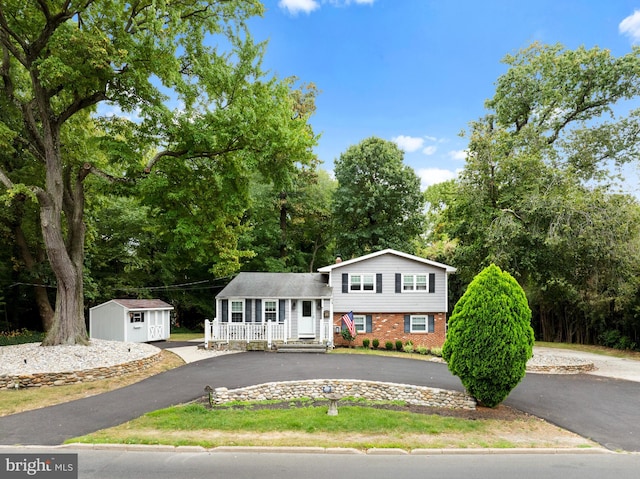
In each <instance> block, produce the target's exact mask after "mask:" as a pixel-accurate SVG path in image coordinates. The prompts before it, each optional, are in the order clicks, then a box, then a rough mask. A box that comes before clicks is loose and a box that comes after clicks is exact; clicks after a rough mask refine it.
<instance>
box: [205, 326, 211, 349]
mask: <svg viewBox="0 0 640 479" xmlns="http://www.w3.org/2000/svg"><path fill="white" fill-rule="evenodd" d="M209 341H211V321H209V320H208V319H205V320H204V347H205V349H206V348H208V347H209Z"/></svg>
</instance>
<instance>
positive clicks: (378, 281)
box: [376, 273, 382, 293]
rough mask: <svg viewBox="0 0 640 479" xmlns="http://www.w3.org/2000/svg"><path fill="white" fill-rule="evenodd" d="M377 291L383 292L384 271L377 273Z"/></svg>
mask: <svg viewBox="0 0 640 479" xmlns="http://www.w3.org/2000/svg"><path fill="white" fill-rule="evenodd" d="M376 293H382V273H378V274H376Z"/></svg>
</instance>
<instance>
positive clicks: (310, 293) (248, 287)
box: [217, 273, 331, 298]
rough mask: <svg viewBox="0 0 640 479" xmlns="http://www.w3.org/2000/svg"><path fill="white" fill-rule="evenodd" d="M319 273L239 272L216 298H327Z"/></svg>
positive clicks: (323, 278)
mask: <svg viewBox="0 0 640 479" xmlns="http://www.w3.org/2000/svg"><path fill="white" fill-rule="evenodd" d="M327 279H328V278H327V275H324V274H321V273H239V274H238V276H236V277H235V278H233V280H231V282H230V283H229V284H228V285H227V286H226V287H225V288H224V289H223V290H222V291H220V293H219V294H218V296H217V297H218V298H329V297H330V296H331V288H329V286H328V285H327Z"/></svg>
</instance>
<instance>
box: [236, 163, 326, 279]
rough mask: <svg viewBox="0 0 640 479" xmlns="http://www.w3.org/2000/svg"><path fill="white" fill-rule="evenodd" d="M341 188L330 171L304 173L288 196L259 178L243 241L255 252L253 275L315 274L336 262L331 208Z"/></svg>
mask: <svg viewBox="0 0 640 479" xmlns="http://www.w3.org/2000/svg"><path fill="white" fill-rule="evenodd" d="M336 186H337V183H336V181H335V180H333V179H332V178H330V176H329V174H328V173H327V172H326V171H324V170H317V171H300V172H299V173H298V174H297V175H295V176H294V178H293V182H292V185H291V187H290V189H289V191H288V192H283V191H280V188H278V187H276V186H275V185H273V184H268V183H265V182H264V179H262V178H261V177H260V176H259V175H255V176H254V181H253V182H252V186H251V191H252V194H251V202H250V205H251V206H250V208H249V210H248V212H247V219H246V222H245V225H246V226H247V231H246V233H245V234H244V235H243V238H242V246H243V248H244V249H247V250H251V251H253V252H254V253H255V256H254V257H253V258H252V259H249V260H247V261H246V262H245V264H244V265H243V268H244V269H245V270H248V271H276V272H277V271H293V272H313V271H315V270H316V269H317V267H318V266H322V265H325V264H329V263H331V262H332V261H333V259H334V258H333V255H334V248H333V247H332V246H331V245H332V242H333V230H332V215H331V206H332V200H333V194H334V191H335V189H336Z"/></svg>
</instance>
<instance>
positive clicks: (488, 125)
mask: <svg viewBox="0 0 640 479" xmlns="http://www.w3.org/2000/svg"><path fill="white" fill-rule="evenodd" d="M504 61H505V63H507V65H508V66H509V70H508V71H507V73H505V74H504V75H502V76H501V77H500V78H499V79H498V81H497V88H496V94H495V95H494V97H493V98H492V99H490V100H489V101H488V102H487V107H488V109H489V113H488V115H487V116H486V117H484V118H481V119H480V120H478V121H476V122H473V123H472V124H471V131H470V134H469V147H468V151H469V154H468V157H467V162H466V165H465V168H464V170H463V171H462V172H461V174H460V177H459V179H458V180H456V181H455V182H454V184H453V186H452V187H447V188H440V189H434V190H431V191H430V192H429V195H430V196H431V197H430V199H429V203H430V205H434V206H432V208H431V217H430V235H429V240H430V244H431V245H432V246H437V245H439V244H440V246H441V250H442V252H443V253H444V252H446V254H448V255H449V262H451V263H452V264H455V265H456V267H457V268H458V273H459V274H458V275H456V276H458V277H459V278H460V280H461V281H462V282H463V283H468V282H470V281H471V280H472V278H473V275H474V272H475V271H479V270H481V269H483V268H484V267H486V266H488V265H489V264H491V263H495V264H496V265H498V266H500V267H502V268H504V269H507V270H508V271H510V272H512V274H513V275H514V277H515V278H517V280H518V282H519V283H520V284H521V285H522V286H523V288H525V290H526V291H527V294H528V296H529V298H530V301H531V306H532V309H533V311H534V314H535V318H534V324H535V325H536V327H537V330H538V332H539V334H540V336H541V337H542V338H543V339H546V340H557V341H570V342H574V341H576V342H593V341H594V340H595V339H596V338H597V336H598V335H599V333H600V332H602V331H603V330H604V329H607V328H608V326H607V325H608V324H610V323H612V322H615V321H616V317H618V316H619V315H620V313H622V311H624V309H625V308H626V307H627V305H630V304H631V303H632V302H633V299H632V298H633V296H634V295H635V294H636V292H637V289H638V281H637V279H636V278H637V277H638V268H637V265H638V264H639V261H640V258H639V256H638V251H639V250H638V248H637V238H638V232H639V230H638V227H639V224H638V217H637V211H638V203H637V200H636V199H635V198H633V197H631V196H628V195H622V194H620V193H619V191H618V188H617V187H616V186H615V185H616V178H615V176H614V175H613V174H612V172H613V171H615V168H616V166H618V165H621V164H624V163H627V162H629V161H633V160H634V158H637V156H638V145H640V142H638V139H639V138H638V135H639V133H638V132H640V122H639V119H638V112H637V111H633V110H631V111H629V110H628V109H627V108H625V105H624V102H625V100H629V99H633V98H636V97H637V95H638V93H640V89H639V86H638V85H640V51H639V50H638V49H634V50H633V51H632V52H631V53H629V54H627V55H624V56H622V57H619V58H616V57H613V56H612V55H611V53H610V52H609V51H607V50H602V49H599V48H593V49H590V50H586V49H584V48H579V49H577V50H566V49H564V48H563V47H561V46H559V45H555V46H544V45H539V44H534V45H532V46H531V47H529V48H527V49H525V50H523V51H521V52H519V53H518V54H516V55H508V56H507V57H506V58H505V60H504ZM614 211H617V212H616V213H614ZM444 246H449V249H448V250H444V249H443V247H444Z"/></svg>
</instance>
